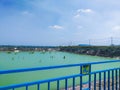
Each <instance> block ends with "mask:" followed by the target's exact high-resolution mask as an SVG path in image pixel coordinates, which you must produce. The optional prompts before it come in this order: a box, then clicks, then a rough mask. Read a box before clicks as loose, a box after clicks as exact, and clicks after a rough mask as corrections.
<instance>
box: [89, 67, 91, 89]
mask: <svg viewBox="0 0 120 90" xmlns="http://www.w3.org/2000/svg"><path fill="white" fill-rule="evenodd" d="M90 72H91V65H90V68H89V90H91V74H90Z"/></svg>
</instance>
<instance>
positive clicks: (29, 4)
mask: <svg viewBox="0 0 120 90" xmlns="http://www.w3.org/2000/svg"><path fill="white" fill-rule="evenodd" d="M109 37H120V0H0V45H42V46H43V45H67V44H71V43H74V44H79V43H88V41H87V40H89V39H93V40H94V39H96V40H97V39H102V38H109Z"/></svg>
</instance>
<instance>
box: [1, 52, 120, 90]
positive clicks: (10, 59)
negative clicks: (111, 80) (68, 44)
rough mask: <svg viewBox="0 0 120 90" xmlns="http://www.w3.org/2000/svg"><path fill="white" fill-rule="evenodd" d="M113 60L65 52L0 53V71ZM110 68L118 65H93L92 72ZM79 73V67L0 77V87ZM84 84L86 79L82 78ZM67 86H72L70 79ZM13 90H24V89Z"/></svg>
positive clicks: (44, 89)
mask: <svg viewBox="0 0 120 90" xmlns="http://www.w3.org/2000/svg"><path fill="white" fill-rule="evenodd" d="M107 60H113V58H105V57H98V56H89V55H79V54H73V53H67V52H58V51H51V52H50V51H47V52H0V70H10V69H19V68H32V67H44V66H56V65H66V64H79V63H85V62H86V63H87V62H100V61H107ZM112 67H119V63H111V64H108V65H107V64H103V65H101V64H100V65H94V66H92V71H95V70H103V69H108V68H112ZM78 73H79V67H74V68H73V67H72V68H63V69H54V70H52V69H51V70H45V71H33V72H22V73H13V74H5V75H0V86H5V85H11V84H20V83H24V82H32V81H38V80H44V79H50V78H56V77H62V76H68V75H73V74H78ZM83 80H84V82H86V81H87V77H84V78H83ZM68 81H69V84H68V85H69V86H71V85H72V83H71V79H69V80H68ZM77 84H79V78H76V85H77ZM36 88H37V85H33V86H30V87H29V90H37V89H36ZM60 88H64V80H63V81H60ZM15 90H25V87H22V88H18V89H15ZM41 90H47V84H42V85H41ZM51 90H56V82H52V83H51Z"/></svg>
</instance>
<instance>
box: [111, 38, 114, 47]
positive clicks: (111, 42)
mask: <svg viewBox="0 0 120 90" xmlns="http://www.w3.org/2000/svg"><path fill="white" fill-rule="evenodd" d="M110 39H111V46H113V45H114V44H113V37H111V38H110Z"/></svg>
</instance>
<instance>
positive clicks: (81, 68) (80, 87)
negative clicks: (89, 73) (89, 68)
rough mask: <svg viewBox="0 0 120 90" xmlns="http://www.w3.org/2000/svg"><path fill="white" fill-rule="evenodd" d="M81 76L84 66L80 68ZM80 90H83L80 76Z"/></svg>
mask: <svg viewBox="0 0 120 90" xmlns="http://www.w3.org/2000/svg"><path fill="white" fill-rule="evenodd" d="M80 74H82V66H80ZM80 90H82V76H80Z"/></svg>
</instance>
